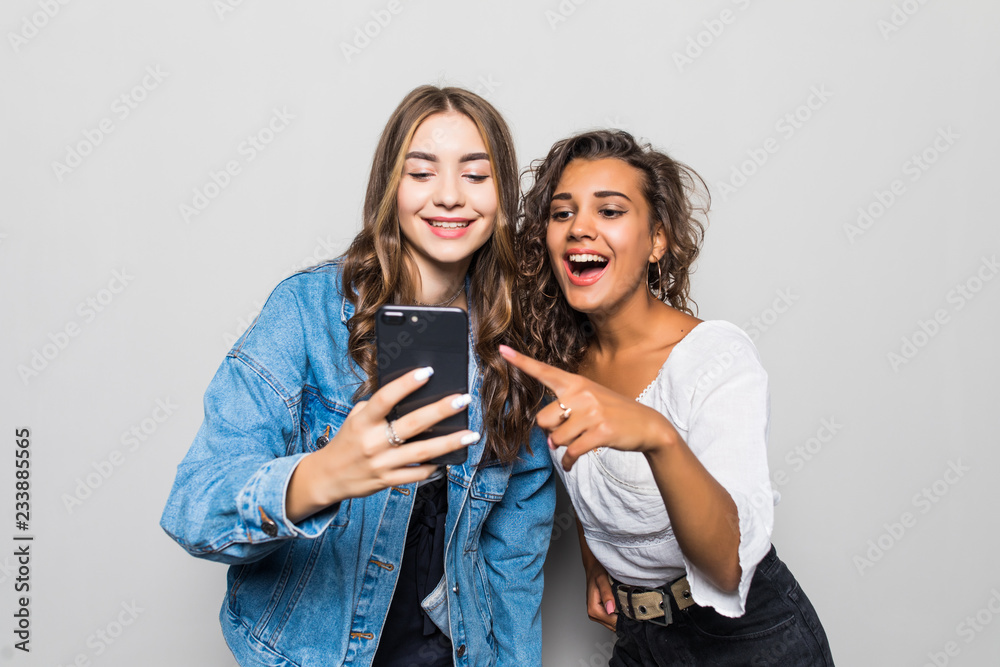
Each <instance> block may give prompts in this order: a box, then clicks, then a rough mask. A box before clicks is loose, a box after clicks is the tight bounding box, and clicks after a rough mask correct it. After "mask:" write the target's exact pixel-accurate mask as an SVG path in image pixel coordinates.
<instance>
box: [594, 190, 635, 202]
mask: <svg viewBox="0 0 1000 667" xmlns="http://www.w3.org/2000/svg"><path fill="white" fill-rule="evenodd" d="M594 196H595V197H622V198H624V199H628V197H627V196H626V195H624V194H622V193H621V192H615V191H614V190H599V191H598V192H595V193H594ZM628 200H629V201H632V200H631V199H628Z"/></svg>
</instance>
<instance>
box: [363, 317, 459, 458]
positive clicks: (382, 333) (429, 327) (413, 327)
mask: <svg viewBox="0 0 1000 667" xmlns="http://www.w3.org/2000/svg"><path fill="white" fill-rule="evenodd" d="M375 344H376V350H377V354H378V382H379V386H380V387H381V386H384V385H385V384H386V383H387V382H392V381H393V380H395V379H396V378H398V377H400V376H401V375H403V374H405V373H407V372H409V371H412V370H413V369H415V368H421V367H423V366H430V367H431V368H433V369H434V375H432V376H431V377H430V379H429V380H428V381H427V383H426V384H424V386H422V387H420V388H419V389H417V390H416V391H414V392H413V393H412V394H410V395H409V396H407V397H405V398H404V399H403V400H402V401H400V402H399V403H398V404H396V406H395V407H394V408H393V409H392V412H390V413H389V420H390V421H391V420H393V419H399V418H400V417H402V416H403V415H405V414H407V413H410V412H412V411H414V410H416V409H417V408H421V407H423V406H425V405H428V404H430V403H433V402H434V401H437V400H440V399H442V398H444V397H445V396H449V395H451V394H465V393H467V392H468V391H469V318H468V316H467V315H466V313H465V311H464V310H462V309H461V308H437V307H434V306H391V305H390V306H382V307H381V308H379V311H378V314H377V316H376V318H375ZM467 428H469V414H468V411H467V410H462V411H461V412H459V413H458V414H455V415H452V416H450V417H448V418H446V419H442V420H441V421H439V422H438V423H437V424H434V425H433V426H431V427H430V428H429V429H427V430H426V431H424V432H423V433H420V434H419V435H415V436H413V437H412V438H409V439H408V440H407V442H412V441H414V440H426V439H428V438H436V437H437V436H439V435H447V434H448V433H454V432H456V431H463V430H465V429H467ZM465 459H466V449H465V448H464V447H463V448H462V449H460V450H458V451H455V452H451V453H450V454H445V455H443V456H439V457H437V458H435V459H431V460H430V461H428V462H427V463H437V464H441V465H456V464H461V463H465Z"/></svg>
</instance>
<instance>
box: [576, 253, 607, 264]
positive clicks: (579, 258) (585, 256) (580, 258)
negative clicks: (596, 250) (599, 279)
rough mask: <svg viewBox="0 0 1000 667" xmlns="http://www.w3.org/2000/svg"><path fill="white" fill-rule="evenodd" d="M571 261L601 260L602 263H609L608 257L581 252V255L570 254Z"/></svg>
mask: <svg viewBox="0 0 1000 667" xmlns="http://www.w3.org/2000/svg"><path fill="white" fill-rule="evenodd" d="M569 261H571V262H601V263H604V264H607V262H608V259H607V258H606V257H601V256H600V255H591V254H579V255H570V256H569Z"/></svg>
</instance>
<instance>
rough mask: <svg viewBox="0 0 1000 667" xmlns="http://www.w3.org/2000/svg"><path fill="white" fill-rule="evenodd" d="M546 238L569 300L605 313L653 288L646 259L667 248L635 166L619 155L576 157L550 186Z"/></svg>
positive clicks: (574, 305)
mask: <svg viewBox="0 0 1000 667" xmlns="http://www.w3.org/2000/svg"><path fill="white" fill-rule="evenodd" d="M546 244H547V246H548V250H549V262H550V263H551V266H552V272H553V274H554V275H555V277H556V280H557V281H558V282H559V286H560V288H562V291H563V294H564V295H565V297H566V300H567V301H568V302H569V305H570V306H571V307H572V308H573V309H574V310H577V311H580V312H583V313H588V314H603V313H610V312H614V311H616V310H617V309H618V308H620V307H621V306H622V305H623V304H624V303H627V302H628V301H630V300H632V299H635V298H646V297H647V295H649V291H648V288H647V287H646V275H647V271H648V268H649V262H651V261H657V260H659V258H660V257H662V256H663V253H664V251H665V250H666V237H665V235H664V232H663V226H662V225H661V224H659V223H658V222H657V223H656V225H655V228H653V226H652V225H651V224H650V209H649V204H648V203H647V202H646V198H645V196H644V195H643V182H642V174H641V172H639V170H638V169H636V168H635V167H632V166H631V165H629V164H627V163H626V162H624V161H622V160H618V159H614V158H606V159H600V160H582V159H576V160H573V161H572V162H570V163H569V164H568V165H567V166H566V168H565V169H564V170H563V173H562V176H561V177H560V179H559V183H558V184H557V185H556V187H555V190H554V192H553V195H552V202H551V205H550V208H549V222H548V228H547V231H546Z"/></svg>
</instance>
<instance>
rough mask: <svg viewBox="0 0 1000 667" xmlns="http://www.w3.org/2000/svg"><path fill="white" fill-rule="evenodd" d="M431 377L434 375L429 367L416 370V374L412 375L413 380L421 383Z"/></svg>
mask: <svg viewBox="0 0 1000 667" xmlns="http://www.w3.org/2000/svg"><path fill="white" fill-rule="evenodd" d="M432 375H434V369H433V368H431V367H430V366H424V367H423V368H421V369H419V370H417V372H416V373H414V374H413V379H414V380H416V381H417V382H423V381H424V380H426V379H427V378H429V377H430V376H432Z"/></svg>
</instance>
